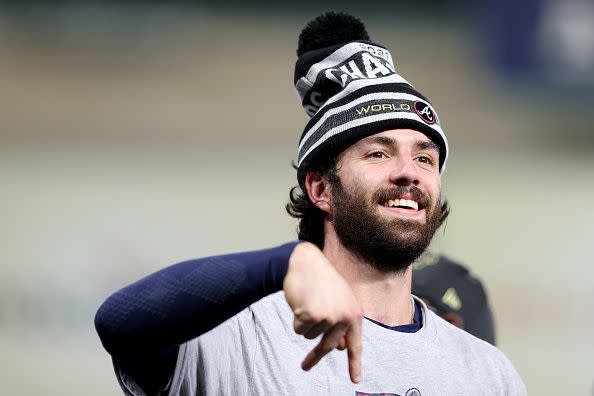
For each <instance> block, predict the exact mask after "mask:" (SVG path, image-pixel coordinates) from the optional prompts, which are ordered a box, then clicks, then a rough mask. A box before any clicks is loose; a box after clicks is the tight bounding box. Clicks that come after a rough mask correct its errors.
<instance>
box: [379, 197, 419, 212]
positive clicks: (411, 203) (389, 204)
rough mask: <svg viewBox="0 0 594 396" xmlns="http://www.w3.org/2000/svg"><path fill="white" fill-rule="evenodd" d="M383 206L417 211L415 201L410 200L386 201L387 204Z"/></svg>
mask: <svg viewBox="0 0 594 396" xmlns="http://www.w3.org/2000/svg"><path fill="white" fill-rule="evenodd" d="M385 206H387V207H397V206H404V207H407V208H411V209H414V210H419V204H418V203H417V202H416V201H413V200H410V199H394V200H391V199H390V200H388V202H386V203H385Z"/></svg>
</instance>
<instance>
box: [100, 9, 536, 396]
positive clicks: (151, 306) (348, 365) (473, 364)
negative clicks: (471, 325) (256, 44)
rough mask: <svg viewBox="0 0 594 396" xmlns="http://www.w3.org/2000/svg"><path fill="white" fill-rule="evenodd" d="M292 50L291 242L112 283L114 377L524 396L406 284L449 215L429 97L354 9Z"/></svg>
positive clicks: (134, 390)
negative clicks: (299, 117) (301, 126)
mask: <svg viewBox="0 0 594 396" xmlns="http://www.w3.org/2000/svg"><path fill="white" fill-rule="evenodd" d="M297 55H298V59H297V63H296V67H295V80H294V82H295V87H296V89H297V92H298V94H299V96H300V98H301V104H302V106H303V108H304V110H305V111H306V113H307V114H309V115H310V116H311V117H312V118H311V120H310V122H309V123H308V124H307V126H306V128H305V130H304V132H303V135H302V136H301V139H300V145H299V153H298V161H297V179H298V183H299V186H298V187H295V188H294V189H293V190H292V191H291V194H290V202H289V204H288V205H287V210H288V212H289V214H290V215H292V216H294V217H296V218H298V219H299V239H300V241H299V242H293V243H288V244H285V245H282V246H279V247H276V248H272V249H267V250H260V251H253V252H246V253H235V254H228V255H223V256H217V257H207V258H203V259H196V260H190V261H186V262H183V263H179V264H176V265H173V266H170V267H167V268H165V269H163V270H161V271H158V272H156V273H154V274H151V275H149V276H147V277H145V278H143V279H141V280H139V281H137V282H135V283H133V284H131V285H129V286H127V287H125V288H123V289H121V290H119V291H118V292H116V293H114V294H113V295H112V296H111V297H109V298H108V300H107V301H106V302H105V303H104V304H103V305H102V306H101V307H100V309H99V310H98V312H97V315H96V317H95V325H96V328H97V331H98V333H99V336H100V338H101V341H102V343H103V345H104V347H105V349H106V350H107V351H108V352H109V353H110V355H111V357H112V361H113V364H114V369H115V372H116V377H117V378H118V381H119V382H120V385H121V387H122V389H123V390H124V391H125V392H126V393H127V394H132V395H144V394H151V395H152V394H169V395H178V394H181V395H196V394H242V395H243V394H246V395H247V394H261V395H269V394H282V395H313V394H329V393H332V394H345V395H346V394H349V395H367V394H391V395H406V396H420V395H434V394H457V395H477V394H490V395H525V394H526V390H525V387H524V384H523V382H522V380H521V379H520V377H519V375H518V373H517V372H516V370H515V369H514V367H513V366H512V364H511V363H510V362H509V360H508V359H507V358H506V357H505V356H504V355H503V353H501V352H500V351H499V350H497V349H496V348H495V347H494V346H492V345H490V344H489V343H487V342H484V341H482V340H479V339H478V338H476V337H474V336H472V335H470V334H469V333H467V332H465V331H462V330H460V329H458V328H457V327H455V326H452V325H451V324H449V323H447V322H446V321H444V320H442V319H441V318H440V317H439V316H437V315H436V314H435V313H433V312H432V311H431V310H429V309H428V308H427V306H426V305H425V303H424V302H423V301H422V300H421V299H419V298H416V297H414V296H413V295H412V294H411V282H412V281H411V278H412V266H411V265H412V263H413V262H414V261H415V260H416V259H417V258H418V257H419V256H420V255H421V254H422V253H423V252H424V251H425V249H426V248H427V246H428V245H429V243H430V242H431V239H432V238H433V235H434V233H435V231H436V230H437V229H438V228H439V227H440V226H441V225H442V223H443V222H444V221H445V219H446V218H447V216H448V213H449V207H448V205H447V202H445V201H444V200H442V197H441V173H442V172H443V170H444V169H445V164H446V160H447V154H448V146H447V140H446V137H445V134H444V133H443V130H442V129H441V127H440V123H439V121H438V117H437V114H436V112H435V109H434V108H433V107H432V106H431V105H430V103H429V102H428V100H427V99H426V98H425V97H424V96H423V95H422V94H420V93H419V92H418V91H417V90H416V89H414V88H413V87H412V85H410V83H409V82H408V81H406V80H405V79H404V78H402V77H401V76H400V75H399V74H398V73H396V69H395V66H394V62H393V61H392V57H391V55H390V53H389V52H388V50H387V49H386V48H384V47H382V46H380V45H377V44H374V43H373V42H371V41H370V39H369V36H368V34H367V32H366V30H365V27H364V26H363V24H362V23H361V22H360V21H359V20H357V19H356V18H354V17H352V16H350V15H346V14H335V13H327V14H324V15H321V16H320V17H318V18H316V19H315V20H314V21H311V22H310V23H309V24H308V25H307V26H306V27H305V28H304V29H303V31H302V32H301V34H300V36H299V44H298V50H297ZM312 339H318V340H317V343H315V344H312V341H311V340H312ZM344 350H346V356H345V354H344V353H342V352H341V351H344ZM304 356H305V358H304V359H303V357H304ZM299 361H302V363H301V367H299V366H298V364H297V362H299ZM314 366H315V369H313V368H314ZM312 369H313V370H312ZM309 370H312V371H311V372H307V371H309Z"/></svg>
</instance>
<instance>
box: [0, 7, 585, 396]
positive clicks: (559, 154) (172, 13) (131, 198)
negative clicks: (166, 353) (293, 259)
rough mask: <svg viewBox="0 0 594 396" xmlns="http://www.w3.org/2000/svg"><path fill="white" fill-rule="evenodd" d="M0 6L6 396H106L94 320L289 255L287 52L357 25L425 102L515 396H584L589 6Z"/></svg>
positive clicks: (450, 228) (441, 241) (1, 341)
mask: <svg viewBox="0 0 594 396" xmlns="http://www.w3.org/2000/svg"><path fill="white" fill-rule="evenodd" d="M369 5H370V4H368V3H365V4H363V3H361V2H355V1H345V0H343V1H341V2H340V3H338V2H336V3H332V2H330V1H321V0H318V1H310V0H302V1H300V2H298V3H295V4H293V5H290V6H289V5H284V6H280V5H279V3H278V2H275V1H251V2H241V1H226V2H224V3H223V2H214V1H213V2H208V1H145V2H142V3H140V2H107V1H53V2H31V1H12V2H11V1H4V2H0V90H1V95H0V139H1V140H0V142H1V144H0V182H1V184H2V185H1V190H0V191H1V192H0V213H1V215H2V218H3V219H4V220H3V221H2V223H1V225H0V240H1V246H2V248H1V249H0V269H1V276H0V351H1V352H0V373H1V374H0V378H1V383H2V394H6V395H36V394H46V395H79V394H85V395H118V394H121V392H120V391H119V387H118V385H117V382H116V379H115V377H114V375H113V373H112V368H111V362H110V359H109V357H108V355H107V353H106V352H105V351H104V350H103V349H102V347H101V345H100V342H99V339H98V337H97V336H96V333H95V330H94V326H93V317H94V314H95V311H96V310H97V308H98V306H99V305H100V304H101V303H102V302H103V300H104V299H105V298H106V297H107V296H108V295H109V294H111V293H112V292H114V291H115V290H117V289H118V288H120V287H122V286H124V285H126V284H128V283H130V282H132V281H134V280H136V279H138V278H139V277H141V276H143V275H145V274H147V273H149V272H152V271H154V270H156V269H159V268H162V267H163V266H166V265H168V264H171V263H175V262H178V261H181V260H185V259H188V258H193V257H201V256H206V255H211V254H218V253H225V252H231V251H238V250H249V249H256V248H261V247H268V246H274V245H277V244H280V243H282V242H285V241H287V240H292V239H294V238H295V236H296V233H295V228H296V222H295V221H294V220H292V219H290V218H289V217H288V216H287V215H286V214H285V212H284V204H285V203H286V201H287V198H288V191H289V188H290V187H291V186H292V185H294V184H295V181H296V180H295V173H294V171H293V169H292V167H291V161H292V160H294V159H295V156H296V149H297V141H298V138H299V136H300V134H301V132H302V129H303V127H304V126H305V123H306V120H307V117H306V115H305V113H304V112H303V111H302V109H301V107H300V105H299V103H298V99H297V95H296V93H295V91H294V88H293V67H294V62H295V59H296V55H295V50H296V43H297V36H298V34H299V32H300V30H301V28H302V27H303V26H304V24H305V23H306V22H307V21H308V20H310V19H312V18H313V17H315V16H317V15H318V14H319V13H321V12H323V11H326V10H330V9H333V10H339V11H348V12H352V13H354V14H355V15H357V16H359V17H360V18H361V19H362V20H363V21H364V22H365V23H366V26H367V29H368V31H369V33H370V35H371V37H372V39H373V40H374V41H376V42H378V43H380V44H383V45H385V46H387V47H388V48H389V49H390V50H391V52H392V55H393V57H394V58H395V60H396V64H397V68H398V70H399V72H400V73H401V74H402V75H403V76H404V77H405V78H407V79H408V80H410V81H411V82H413V84H414V85H415V86H416V88H418V89H419V90H420V91H421V92H423V93H424V94H425V95H427V96H428V97H429V98H431V99H432V102H433V104H434V105H435V106H436V107H437V109H438V111H439V113H440V116H441V119H442V125H443V127H444V129H445V131H446V133H447V135H448V139H449V142H450V147H451V155H450V161H449V163H448V167H447V170H446V172H445V174H444V178H443V187H444V190H445V195H446V197H447V198H448V199H449V201H450V204H451V206H452V214H451V216H450V218H449V220H448V222H447V225H446V227H445V229H444V230H442V231H440V232H439V234H438V236H437V237H436V239H435V241H434V243H433V245H432V251H433V252H435V253H444V254H447V255H449V256H450V257H452V258H453V259H455V260H458V261H460V262H462V263H464V264H466V265H467V266H469V267H470V268H471V269H472V271H473V272H474V273H475V274H476V275H477V276H479V277H480V278H481V279H482V280H483V281H484V283H485V285H486V287H487V290H488V293H489V297H490V301H491V304H492V306H493V309H494V313H495V317H496V324H497V336H498V346H499V347H500V348H501V349H502V350H503V351H504V352H505V353H506V354H507V356H508V357H509V358H510V359H511V360H512V362H513V363H514V365H515V367H516V368H517V369H518V371H519V372H520V374H521V376H522V377H523V379H524V381H525V383H526V385H527V387H528V391H529V393H530V394H532V395H559V394H566V395H592V394H594V389H593V388H594V309H593V308H592V306H593V305H594V288H593V280H594V269H593V267H594V260H593V259H592V245H593V242H594V237H593V236H594V206H593V203H594V202H593V200H594V198H593V197H594V183H593V180H594V177H593V173H594V155H593V154H594V111H592V108H593V105H594V28H593V26H594V2H592V1H591V0H524V1H521V2H513V1H512V0H497V1H496V0H482V1H462V0H447V1H444V0H440V1H438V0H435V1H431V0H424V1H423V2H406V4H405V3H404V2H402V4H400V2H388V3H386V2H382V3H378V4H377V6H373V7H370V6H369Z"/></svg>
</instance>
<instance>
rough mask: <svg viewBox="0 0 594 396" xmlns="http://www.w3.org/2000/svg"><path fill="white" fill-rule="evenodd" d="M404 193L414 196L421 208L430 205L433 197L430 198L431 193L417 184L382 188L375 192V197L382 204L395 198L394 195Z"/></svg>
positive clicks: (397, 195)
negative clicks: (422, 189) (416, 185)
mask: <svg viewBox="0 0 594 396" xmlns="http://www.w3.org/2000/svg"><path fill="white" fill-rule="evenodd" d="M404 194H409V195H410V196H412V198H413V199H414V200H415V201H417V202H418V203H419V207H420V208H426V207H429V204H430V203H431V198H429V195H428V194H426V193H424V192H423V191H421V190H420V189H419V188H418V187H415V186H412V187H403V186H391V187H386V188H382V189H380V190H377V191H376V192H375V193H374V194H373V199H374V201H375V202H378V203H380V204H382V203H384V202H386V201H387V200H389V199H394V197H400V196H402V195H404Z"/></svg>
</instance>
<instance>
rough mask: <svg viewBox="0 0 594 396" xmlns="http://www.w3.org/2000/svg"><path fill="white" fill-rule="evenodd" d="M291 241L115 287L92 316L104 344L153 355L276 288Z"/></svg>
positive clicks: (119, 351) (116, 350) (120, 352)
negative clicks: (114, 291) (121, 287)
mask: <svg viewBox="0 0 594 396" xmlns="http://www.w3.org/2000/svg"><path fill="white" fill-rule="evenodd" d="M296 245H297V242H293V243H290V244H285V245H282V246H279V247H276V248H272V249H266V250H260V251H254V252H247V253H237V254H229V255H223V256H216V257H208V258H203V259H196V260H190V261H185V262H182V263H179V264H175V265H172V266H170V267H167V268H165V269H163V270H160V271H158V272H156V273H154V274H151V275H149V276H147V277H145V278H143V279H141V280H139V281H137V282H135V283H133V284H131V285H129V286H127V287H125V288H123V289H121V290H119V291H117V292H116V293H114V294H113V295H112V296H111V297H109V298H108V299H107V301H105V303H103V305H102V306H101V307H100V308H99V310H98V312H97V315H96V316H95V327H96V329H97V332H98V333H99V337H100V338H101V341H102V343H103V345H104V347H105V349H106V350H107V351H108V352H109V353H110V354H111V355H112V356H114V357H121V358H127V357H131V356H138V357H142V356H143V355H147V352H148V354H149V355H152V356H154V354H155V353H157V354H158V351H166V350H170V349H171V348H173V347H175V346H178V345H180V344H182V343H184V342H186V341H188V340H190V339H192V338H195V337H197V336H199V335H201V334H204V333H205V332H207V331H209V330H210V329H212V328H214V327H216V326H217V325H218V324H220V323H222V322H224V321H225V320H227V319H228V318H230V317H231V316H233V315H235V314H236V313H238V312H240V311H241V310H243V309H244V308H246V307H247V306H249V305H250V304H252V303H254V302H255V301H257V300H259V299H261V298H262V297H264V296H266V295H268V294H271V293H274V292H276V291H278V290H281V289H282V284H283V279H284V277H285V275H286V273H287V267H288V262H289V257H290V255H291V253H292V251H293V249H294V247H295V246H296ZM147 357H149V356H147Z"/></svg>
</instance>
